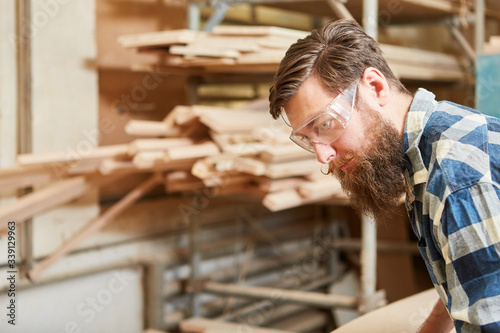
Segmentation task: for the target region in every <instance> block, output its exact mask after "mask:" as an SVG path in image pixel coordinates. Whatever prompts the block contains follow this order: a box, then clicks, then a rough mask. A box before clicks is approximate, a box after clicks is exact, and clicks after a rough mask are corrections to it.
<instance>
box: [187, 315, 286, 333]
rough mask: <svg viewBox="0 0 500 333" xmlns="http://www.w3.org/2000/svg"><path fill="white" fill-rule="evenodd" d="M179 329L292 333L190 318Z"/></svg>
mask: <svg viewBox="0 0 500 333" xmlns="http://www.w3.org/2000/svg"><path fill="white" fill-rule="evenodd" d="M180 328H181V330H182V331H183V332H190V333H198V332H199V333H205V332H211V333H214V332H218V333H234V332H240V331H245V330H250V331H251V332H254V333H292V332H290V331H282V330H277V329H271V328H263V327H255V326H251V327H250V326H248V325H244V324H239V323H228V322H223V321H217V320H212V319H205V318H197V317H192V318H189V319H186V320H183V321H181V323H180Z"/></svg>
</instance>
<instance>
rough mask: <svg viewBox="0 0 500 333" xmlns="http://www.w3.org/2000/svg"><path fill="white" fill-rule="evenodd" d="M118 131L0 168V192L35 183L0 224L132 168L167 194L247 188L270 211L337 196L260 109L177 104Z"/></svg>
mask: <svg viewBox="0 0 500 333" xmlns="http://www.w3.org/2000/svg"><path fill="white" fill-rule="evenodd" d="M125 130H126V132H127V133H128V134H130V135H135V136H137V137H138V138H137V139H135V140H133V141H132V142H130V143H128V144H120V145H111V146H102V147H96V148H91V149H87V148H88V147H86V149H83V147H77V149H75V150H74V151H63V152H51V153H45V154H40V153H39V154H23V155H19V156H18V164H19V166H18V167H16V168H12V169H4V170H0V186H1V187H2V190H3V191H8V190H16V189H22V188H25V187H32V186H34V187H35V188H36V190H35V191H33V192H31V193H29V194H26V195H25V196H23V197H20V198H18V199H17V201H14V202H12V203H9V204H6V205H3V206H1V207H0V220H1V221H2V223H3V224H2V225H0V230H5V228H6V223H7V221H8V220H17V221H23V220H25V219H29V218H31V217H33V216H35V215H37V214H40V213H43V212H45V211H48V210H50V209H52V208H55V207H56V206H59V205H62V204H65V203H67V202H69V201H71V200H74V199H77V198H78V197H81V196H83V195H84V194H85V193H86V192H87V191H88V190H89V189H90V188H91V187H94V186H97V187H100V186H104V185H107V184H109V183H111V182H114V181H116V180H117V179H119V178H122V177H126V176H127V175H130V174H134V173H155V174H158V173H160V174H161V175H162V177H163V180H162V182H163V183H164V184H165V189H166V192H167V193H176V192H181V191H191V192H192V191H193V189H196V188H207V187H209V188H214V190H215V189H216V193H217V194H222V195H223V194H234V193H242V194H246V193H253V194H256V195H258V196H259V197H261V198H262V200H263V203H264V205H265V206H266V207H268V208H269V209H270V210H271V211H277V210H281V209H286V208H291V207H294V206H299V205H302V204H305V203H310V202H316V201H319V200H324V199H328V198H330V197H332V196H342V194H341V190H340V187H339V185H338V182H337V181H336V180H334V179H333V178H332V177H325V176H324V175H322V174H321V173H320V166H321V165H320V164H318V163H317V161H316V160H315V158H314V156H313V155H312V154H310V153H308V152H306V151H304V150H302V149H301V148H299V147H297V146H295V145H294V144H293V143H292V142H291V141H290V140H289V139H288V133H289V128H288V127H287V126H286V125H284V124H283V123H282V122H281V121H274V120H272V118H271V117H270V116H269V114H268V113H267V112H263V111H254V110H235V109H226V108H219V107H208V106H201V105H197V106H177V107H175V108H174V109H173V110H172V111H171V112H170V113H169V114H168V115H167V116H166V117H165V119H163V121H143V120H131V121H129V122H128V123H127V125H126V128H125ZM80 148H81V149H80ZM214 193H215V192H214ZM4 222H5V223H4Z"/></svg>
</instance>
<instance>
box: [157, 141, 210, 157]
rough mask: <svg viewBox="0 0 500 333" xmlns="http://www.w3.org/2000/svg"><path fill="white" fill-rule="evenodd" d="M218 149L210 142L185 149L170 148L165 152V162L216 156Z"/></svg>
mask: <svg viewBox="0 0 500 333" xmlns="http://www.w3.org/2000/svg"><path fill="white" fill-rule="evenodd" d="M219 153H220V151H219V147H217V145H216V144H215V143H213V142H212V141H207V142H203V143H199V144H196V145H190V146H186V147H172V148H170V149H168V150H167V151H166V155H165V160H166V161H178V160H185V159H194V158H201V157H206V156H213V155H218V154H219Z"/></svg>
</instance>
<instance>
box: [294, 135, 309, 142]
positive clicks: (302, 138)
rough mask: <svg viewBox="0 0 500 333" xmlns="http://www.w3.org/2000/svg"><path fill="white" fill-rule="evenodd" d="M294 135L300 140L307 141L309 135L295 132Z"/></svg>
mask: <svg viewBox="0 0 500 333" xmlns="http://www.w3.org/2000/svg"><path fill="white" fill-rule="evenodd" d="M296 136H297V137H298V138H299V139H300V140H302V141H309V137H308V136H307V135H305V134H296Z"/></svg>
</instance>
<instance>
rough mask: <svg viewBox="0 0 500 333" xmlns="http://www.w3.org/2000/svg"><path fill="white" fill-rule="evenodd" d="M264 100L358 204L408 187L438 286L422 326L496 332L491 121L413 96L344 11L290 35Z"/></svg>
mask: <svg viewBox="0 0 500 333" xmlns="http://www.w3.org/2000/svg"><path fill="white" fill-rule="evenodd" d="M269 102H270V112H271V114H272V116H273V117H274V118H278V117H280V116H283V118H284V119H285V121H286V122H287V123H288V124H289V125H290V126H291V128H292V132H291V135H290V138H291V140H292V141H293V142H295V143H296V144H298V145H299V146H300V147H302V148H304V149H306V150H308V151H310V152H311V153H314V154H316V156H317V159H318V161H319V162H320V163H323V164H328V166H329V173H331V174H332V175H334V176H335V177H337V178H338V179H339V180H340V182H341V184H342V187H343V189H344V190H345V191H346V192H347V193H348V194H349V196H350V197H351V199H352V202H353V205H354V206H355V207H356V208H357V209H358V210H359V211H361V212H362V213H366V214H371V215H373V216H374V218H375V220H376V221H381V220H383V219H384V218H387V215H388V214H390V213H391V212H392V211H393V210H394V209H395V208H396V207H397V205H398V203H399V200H400V198H401V196H402V195H403V194H405V193H406V208H407V211H408V215H409V218H410V221H411V224H412V228H413V230H414V232H415V234H416V235H417V237H418V239H419V241H418V247H419V250H420V253H421V254H422V257H423V259H424V261H425V263H426V266H427V269H428V271H429V274H430V276H431V279H432V282H433V284H434V286H435V288H436V290H437V292H438V294H439V296H440V300H439V301H438V302H437V303H436V305H435V307H434V310H433V312H432V313H431V315H430V316H429V319H428V320H427V321H426V322H425V323H424V324H423V325H422V327H421V328H420V330H419V332H421V333H424V332H433V333H439V332H446V333H448V332H449V331H450V329H452V328H453V326H454V327H455V329H456V331H457V332H459V333H460V332H500V161H499V159H500V120H499V119H497V118H494V117H490V116H486V115H484V114H481V113H479V112H477V111H476V110H472V109H469V108H467V107H464V106H461V105H457V104H453V103H450V102H437V101H436V100H435V96H434V94H432V93H431V92H429V91H427V90H425V89H422V88H421V89H419V90H418V91H417V92H416V93H415V95H412V94H410V93H409V92H408V90H407V89H406V88H405V87H404V86H403V84H402V83H401V82H400V81H399V80H398V79H397V78H396V77H395V75H394V74H393V73H392V71H391V69H390V68H389V66H388V65H387V62H386V60H385V59H384V57H383V55H382V52H381V50H380V47H379V45H378V44H377V42H376V41H375V40H373V39H372V38H371V37H369V36H368V35H366V34H365V33H364V31H363V30H362V28H361V27H360V26H359V25H358V24H357V23H356V22H355V21H352V20H338V21H335V22H329V23H326V24H324V25H323V26H322V27H320V28H318V29H316V30H313V31H312V32H311V34H310V35H309V36H307V37H306V38H304V39H301V40H298V41H297V42H296V43H295V44H293V45H292V46H291V47H290V48H289V50H288V51H287V53H286V55H285V57H284V58H283V60H282V61H281V64H280V66H279V69H278V71H277V73H276V75H275V77H274V81H273V83H272V86H271V88H270V95H269Z"/></svg>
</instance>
